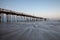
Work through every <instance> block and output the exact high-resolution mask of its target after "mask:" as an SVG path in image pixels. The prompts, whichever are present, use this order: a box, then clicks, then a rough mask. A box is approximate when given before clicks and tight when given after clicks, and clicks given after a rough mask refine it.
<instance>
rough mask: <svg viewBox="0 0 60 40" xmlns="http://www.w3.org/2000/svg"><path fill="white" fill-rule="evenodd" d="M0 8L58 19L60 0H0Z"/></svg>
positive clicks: (59, 15)
mask: <svg viewBox="0 0 60 40" xmlns="http://www.w3.org/2000/svg"><path fill="white" fill-rule="evenodd" d="M0 8H5V9H9V10H13V11H17V12H23V13H25V14H29V15H33V16H39V17H44V18H52V19H60V0H0Z"/></svg>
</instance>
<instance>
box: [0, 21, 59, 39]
mask: <svg viewBox="0 0 60 40" xmlns="http://www.w3.org/2000/svg"><path fill="white" fill-rule="evenodd" d="M0 40H60V20H48V21H37V22H15V23H0Z"/></svg>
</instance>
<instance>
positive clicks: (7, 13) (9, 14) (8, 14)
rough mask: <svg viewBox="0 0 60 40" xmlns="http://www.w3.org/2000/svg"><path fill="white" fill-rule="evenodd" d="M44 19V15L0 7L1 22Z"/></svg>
mask: <svg viewBox="0 0 60 40" xmlns="http://www.w3.org/2000/svg"><path fill="white" fill-rule="evenodd" d="M43 20H46V19H45V18H42V17H36V16H32V15H27V14H24V13H19V12H15V11H12V10H7V9H3V8H0V22H21V21H26V22H31V21H43Z"/></svg>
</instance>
